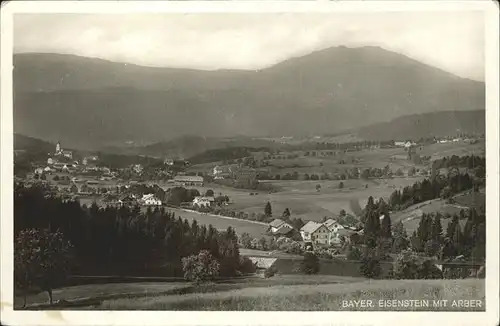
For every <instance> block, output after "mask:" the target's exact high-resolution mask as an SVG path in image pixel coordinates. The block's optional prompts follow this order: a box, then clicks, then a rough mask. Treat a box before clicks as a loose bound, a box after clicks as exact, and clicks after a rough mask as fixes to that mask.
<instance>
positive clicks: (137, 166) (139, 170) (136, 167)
mask: <svg viewBox="0 0 500 326" xmlns="http://www.w3.org/2000/svg"><path fill="white" fill-rule="evenodd" d="M132 170H133V171H134V172H135V173H137V174H140V173H142V171H143V170H144V168H143V167H142V165H140V164H134V165H133V166H132Z"/></svg>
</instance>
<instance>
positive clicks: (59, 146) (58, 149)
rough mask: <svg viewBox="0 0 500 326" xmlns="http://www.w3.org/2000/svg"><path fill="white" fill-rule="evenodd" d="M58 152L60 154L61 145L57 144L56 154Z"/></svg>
mask: <svg viewBox="0 0 500 326" xmlns="http://www.w3.org/2000/svg"><path fill="white" fill-rule="evenodd" d="M60 152H61V143H59V142H57V145H56V154H58V153H60Z"/></svg>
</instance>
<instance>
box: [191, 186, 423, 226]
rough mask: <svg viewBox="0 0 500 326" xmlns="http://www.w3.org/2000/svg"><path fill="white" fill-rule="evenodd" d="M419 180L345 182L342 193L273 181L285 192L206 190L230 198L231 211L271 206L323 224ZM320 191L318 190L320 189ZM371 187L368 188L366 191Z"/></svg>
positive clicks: (336, 188) (332, 188) (277, 211)
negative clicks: (325, 218) (321, 221)
mask: <svg viewBox="0 0 500 326" xmlns="http://www.w3.org/2000/svg"><path fill="white" fill-rule="evenodd" d="M417 180H419V178H394V179H387V180H360V179H359V180H344V181H343V182H344V189H339V183H340V181H333V180H319V181H291V180H290V181H283V180H281V181H269V182H271V183H273V184H276V185H277V186H279V187H280V188H282V190H281V191H279V192H276V193H272V194H269V193H267V192H257V194H256V195H250V192H253V193H255V191H250V190H240V189H234V188H229V187H223V186H220V185H206V186H205V187H204V189H199V190H200V192H201V191H202V190H203V191H206V189H208V188H210V189H213V190H214V192H215V193H216V194H218V193H222V194H225V195H228V196H229V198H230V200H231V204H230V206H229V208H231V209H234V210H236V211H243V212H247V213H250V214H251V213H256V214H257V213H263V212H264V207H265V205H266V203H267V202H270V203H271V206H272V209H273V214H275V215H276V216H280V215H281V213H282V212H283V211H284V210H285V208H288V209H290V211H291V213H292V217H296V218H297V217H300V218H302V219H303V220H316V221H319V220H321V219H322V218H323V217H324V216H333V215H337V214H338V213H339V212H340V210H341V209H345V210H346V211H347V212H348V213H356V212H354V210H355V207H353V203H357V205H359V206H361V207H363V206H364V205H366V201H367V200H368V197H369V196H373V197H374V198H376V199H378V198H385V199H387V198H388V197H389V195H390V194H391V193H392V192H393V191H394V190H395V189H399V188H402V187H405V186H408V185H411V184H413V183H414V182H416V181H417ZM318 184H319V185H320V186H321V189H320V191H317V190H316V186H317V185H318ZM365 185H368V188H366V187H365ZM357 205H355V206H357Z"/></svg>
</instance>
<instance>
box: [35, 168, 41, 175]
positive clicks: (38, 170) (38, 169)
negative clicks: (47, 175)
mask: <svg viewBox="0 0 500 326" xmlns="http://www.w3.org/2000/svg"><path fill="white" fill-rule="evenodd" d="M35 174H43V168H37V169H35Z"/></svg>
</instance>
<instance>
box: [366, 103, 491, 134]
mask: <svg viewBox="0 0 500 326" xmlns="http://www.w3.org/2000/svg"><path fill="white" fill-rule="evenodd" d="M485 114H486V112H485V111H484V110H479V111H444V112H432V113H425V114H414V115H409V116H404V117H400V118H397V119H394V120H392V121H390V122H384V123H378V124H374V125H371V126H367V127H363V128H360V129H359V130H357V135H358V136H359V137H360V138H363V139H374V140H375V139H376V140H405V139H419V138H420V137H424V138H425V137H429V136H436V137H446V136H455V135H457V134H458V133H466V134H484V133H485V124H486V115H485Z"/></svg>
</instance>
